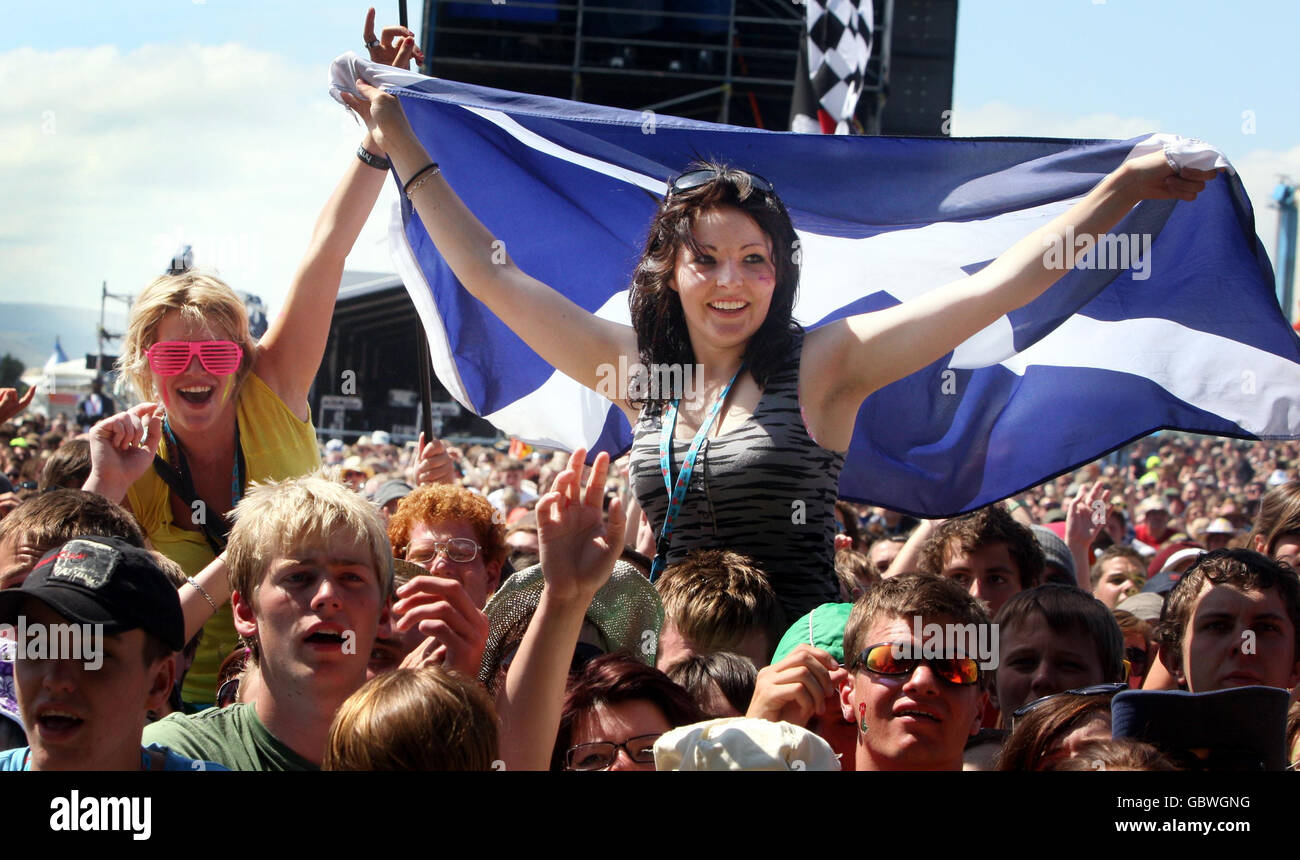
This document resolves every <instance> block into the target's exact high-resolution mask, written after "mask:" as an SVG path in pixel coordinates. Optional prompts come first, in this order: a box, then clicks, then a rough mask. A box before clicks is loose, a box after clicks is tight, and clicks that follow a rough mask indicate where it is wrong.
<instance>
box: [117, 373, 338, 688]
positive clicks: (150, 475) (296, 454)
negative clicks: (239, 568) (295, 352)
mask: <svg viewBox="0 0 1300 860" xmlns="http://www.w3.org/2000/svg"><path fill="white" fill-rule="evenodd" d="M236 421H238V422H239V444H240V447H241V448H243V449H244V464H245V467H246V469H247V475H248V482H249V483H252V482H254V481H266V480H276V481H278V480H283V479H285V478H293V477H297V476H298V475H303V474H306V473H308V472H312V471H315V470H316V469H318V468H320V448H319V447H318V446H317V444H316V431H315V429H314V428H313V427H312V423H311V416H310V415H308V416H307V420H306V421H299V420H298V418H297V416H295V415H294V414H293V413H292V412H291V411H289V407H288V406H285V405H284V402H283V401H282V400H280V398H279V397H277V396H276V394H275V392H273V391H272V390H271V389H270V388H268V387H267V386H266V383H265V382H263V381H262V380H261V379H260V378H259V377H258V376H257V375H256V374H252V373H250V374H249V375H248V377H247V378H246V379H245V380H244V384H243V386H242V387H241V388H240V390H239V402H238V404H237V406H236ZM166 445H167V440H166V439H164V440H163V442H162V446H160V448H159V453H160V454H161V455H162V457H163V459H167V451H166ZM170 492H171V491H170V489H169V488H168V486H167V484H166V483H164V482H163V479H162V478H160V477H159V476H158V473H157V472H156V471H154V470H153V469H150V470H149V471H147V472H145V473H144V475H142V476H141V477H140V479H139V480H137V481H136V482H135V483H134V484H132V485H131V489H130V490H128V491H127V494H126V498H127V501H128V502H129V503H130V505H131V510H132V511H133V512H134V513H135V517H136V520H138V521H139V523H140V527H141V528H143V529H144V531H145V534H146V535H148V536H149V542H150V543H152V544H153V546H154V548H155V549H157V550H158V551H159V552H161V553H162V554H163V555H165V556H167V557H168V558H170V559H172V560H173V561H175V562H176V563H177V564H179V565H180V566H181V568H182V569H183V570H184V571H185V573H186V574H187V575H188V576H194V575H195V574H196V573H198V572H199V571H201V570H202V569H203V568H205V567H207V566H208V564H209V563H211V561H212V559H213V553H212V549H211V547H209V546H208V542H207V541H206V540H204V538H203V533H202V532H197V531H190V530H188V529H183V528H180V527H178V526H177V525H176V524H175V523H174V522H173V521H172V509H171V504H170V502H169V500H168V494H169V493H170ZM238 644H239V637H238V636H237V635H236V633H235V624H234V619H233V616H232V615H231V612H230V603H229V602H228V601H227V602H226V603H225V604H223V605H222V606H221V609H220V610H219V611H218V612H217V614H216V615H214V616H212V618H211V619H209V620H208V623H207V624H205V625H203V641H202V643H200V645H199V651H198V654H197V656H195V658H194V665H193V666H192V667H190V671H189V674H188V675H186V676H185V686H184V688H183V690H182V694H183V696H184V698H185V701H187V702H192V703H194V704H212V703H213V702H215V701H216V697H217V689H216V685H217V670H218V669H220V668H221V661H222V660H224V659H225V657H226V655H227V654H229V653H230V652H231V651H233V650H234V649H235V647H236V646H237V645H238Z"/></svg>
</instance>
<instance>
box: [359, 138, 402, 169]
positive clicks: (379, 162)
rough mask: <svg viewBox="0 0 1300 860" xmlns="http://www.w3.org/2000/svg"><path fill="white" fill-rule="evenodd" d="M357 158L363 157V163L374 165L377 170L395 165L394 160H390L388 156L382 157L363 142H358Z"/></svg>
mask: <svg viewBox="0 0 1300 860" xmlns="http://www.w3.org/2000/svg"><path fill="white" fill-rule="evenodd" d="M357 158H359V159H361V161H362V163H364V164H366V165H368V166H370V167H373V168H375V169H376V170H388V169H389V168H391V167H392V166H393V162H391V161H389V160H388V159H387V158H380V157H379V156H377V155H375V154H374V153H373V152H371V151H370V150H368V149H366V148H365V147H364V146H362V145H361V144H357Z"/></svg>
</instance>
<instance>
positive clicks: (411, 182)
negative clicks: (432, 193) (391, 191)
mask: <svg viewBox="0 0 1300 860" xmlns="http://www.w3.org/2000/svg"><path fill="white" fill-rule="evenodd" d="M441 172H442V168H440V167H439V166H438V162H436V161H435V162H432V163H430V164H426V165H425V166H424V167H422V168H420V170H419V171H418V172H417V173H416V174H415V175H414V176H412V177H411V178H410V179H408V180H406V186H405V187H404V188H403V189H402V192H403V193H404V194H406V199H407V200H410V199H411V195H412V194H414V193H415V192H417V191H419V190H420V186H422V185H424V183H426V182H428V181H429V180H430V179H432V178H433V177H435V176H437V175H438V174H439V173H441Z"/></svg>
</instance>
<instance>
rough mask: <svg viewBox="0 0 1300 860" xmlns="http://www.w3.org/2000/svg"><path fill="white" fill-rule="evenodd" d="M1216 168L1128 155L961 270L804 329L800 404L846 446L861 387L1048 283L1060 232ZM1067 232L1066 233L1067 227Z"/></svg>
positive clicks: (1191, 186) (923, 360)
mask: <svg viewBox="0 0 1300 860" xmlns="http://www.w3.org/2000/svg"><path fill="white" fill-rule="evenodd" d="M1215 175H1217V171H1213V170H1196V169H1194V168H1184V169H1183V171H1182V172H1181V173H1179V174H1175V173H1174V172H1173V170H1172V168H1171V167H1170V166H1169V162H1168V160H1167V159H1166V158H1165V155H1164V153H1163V152H1156V153H1152V154H1150V155H1146V156H1143V157H1141V158H1136V159H1133V160H1132V161H1129V162H1126V163H1125V164H1123V165H1121V166H1120V167H1119V168H1118V169H1116V170H1115V171H1114V172H1113V173H1111V174H1109V175H1108V176H1107V177H1106V178H1104V179H1103V180H1102V181H1101V182H1099V183H1098V184H1097V185H1096V187H1094V188H1093V189H1092V191H1090V192H1089V193H1088V195H1087V196H1086V197H1084V198H1083V200H1081V201H1079V202H1078V203H1076V204H1075V205H1074V206H1072V207H1070V209H1068V210H1067V211H1066V212H1064V213H1062V214H1061V215H1060V216H1059V217H1057V218H1055V219H1053V220H1052V221H1051V222H1049V223H1048V224H1045V225H1043V226H1042V227H1040V228H1039V229H1037V230H1035V231H1034V232H1032V233H1030V234H1029V235H1028V236H1026V237H1025V238H1023V239H1021V240H1020V241H1019V242H1017V243H1016V244H1015V245H1012V246H1011V248H1009V249H1008V250H1007V251H1006V252H1004V253H1003V254H1002V255H1001V256H1000V257H998V258H997V259H996V260H994V261H993V262H992V263H990V264H989V265H988V266H986V267H984V268H983V269H982V270H980V271H979V272H977V273H976V274H974V275H971V276H970V277H968V278H963V279H962V280H960V281H955V282H953V283H951V284H947V285H946V286H943V287H940V288H938V289H935V290H931V291H930V292H928V293H926V294H924V295H922V296H918V297H917V298H915V299H912V300H910V301H907V302H904V303H902V304H900V305H895V306H894V307H891V308H886V309H885V310H881V311H875V312H872V313H865V314H859V315H857V316H852V317H848V318H846V319H843V320H838V321H836V322H834V323H831V324H829V325H826V326H824V327H822V328H821V329H818V330H817V331H815V332H813V333H812V334H811V335H810V336H809V341H808V346H807V351H806V352H805V361H811V362H812V365H811V367H812V368H813V369H815V372H810V373H806V374H804V375H803V379H802V380H801V382H804V381H807V382H806V383H805V387H804V394H805V399H804V403H805V407H806V408H807V409H808V410H809V413H810V417H811V418H812V419H813V421H814V423H816V424H817V425H818V428H817V429H818V430H819V432H818V438H819V439H822V437H823V436H824V437H825V439H824V442H823V444H826V445H827V446H828V447H830V448H834V449H836V450H843V449H845V448H847V447H848V443H849V439H850V437H851V435H852V431H853V421H854V419H855V418H856V417H857V412H858V408H859V407H860V406H861V404H862V401H863V400H865V399H866V398H867V396H868V395H869V394H871V393H872V392H873V391H876V390H878V389H880V388H883V387H884V386H886V385H889V384H890V383H892V382H895V381H896V380H899V379H902V378H903V377H904V376H907V375H908V374H910V373H913V372H915V371H917V370H920V369H921V368H923V367H925V366H926V365H928V364H930V363H931V362H934V361H937V360H938V359H939V358H941V357H942V356H943V355H945V354H946V353H948V352H949V351H951V350H952V349H954V348H955V347H957V346H958V345H959V344H961V343H962V342H963V341H965V340H966V339H967V338H969V337H971V336H972V335H974V334H975V333H977V332H979V331H981V330H982V329H984V328H985V327H987V326H988V325H990V324H991V323H993V321H994V320H996V319H998V318H999V317H1001V316H1002V315H1004V314H1006V313H1009V312H1010V311H1013V310H1015V309H1016V308H1019V307H1023V306H1024V305H1026V304H1028V303H1029V302H1031V301H1033V300H1034V299H1036V298H1037V297H1038V296H1040V295H1042V294H1043V293H1044V292H1046V290H1047V288H1048V287H1050V286H1052V284H1054V283H1056V282H1057V281H1058V280H1059V279H1060V278H1061V276H1062V275H1064V274H1065V271H1066V270H1065V269H1064V268H1062V267H1059V266H1051V265H1049V264H1048V259H1047V255H1046V254H1045V253H1044V251H1045V249H1046V248H1047V247H1049V246H1050V245H1051V244H1052V242H1053V241H1054V239H1053V237H1056V238H1055V241H1056V243H1057V244H1056V247H1063V246H1068V245H1067V244H1066V243H1065V237H1066V236H1067V235H1069V236H1073V237H1081V236H1083V235H1089V236H1091V237H1093V239H1094V240H1095V239H1096V236H1097V235H1098V234H1104V233H1106V232H1107V231H1109V230H1110V229H1111V228H1112V227H1114V226H1115V225H1116V224H1118V223H1119V222H1120V220H1121V219H1122V218H1123V217H1124V216H1125V215H1127V214H1128V212H1129V211H1130V210H1131V209H1132V208H1133V207H1134V206H1135V205H1137V204H1138V203H1139V202H1140V201H1142V200H1169V199H1178V200H1187V201H1191V200H1194V199H1196V195H1197V194H1198V193H1199V192H1200V191H1202V190H1203V189H1204V188H1205V183H1206V181H1208V180H1210V179H1213V178H1214V177H1215ZM1067 231H1069V232H1068V233H1067Z"/></svg>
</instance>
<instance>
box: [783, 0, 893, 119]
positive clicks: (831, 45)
mask: <svg viewBox="0 0 1300 860" xmlns="http://www.w3.org/2000/svg"><path fill="white" fill-rule="evenodd" d="M803 3H804V24H805V28H804V30H805V35H804V38H803V39H802V40H800V43H799V60H798V63H796V68H795V73H794V94H793V97H792V99H791V101H790V130H791V131H798V132H806V133H810V134H817V133H821V134H848V133H849V132H850V130H851V125H852V120H853V111H854V110H856V109H857V106H858V97H859V96H861V95H862V85H863V81H864V79H865V77H866V73H867V60H869V59H871V42H872V33H873V30H874V29H875V28H874V27H873V24H872V17H873V14H874V13H873V10H872V5H871V4H872V0H803Z"/></svg>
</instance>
